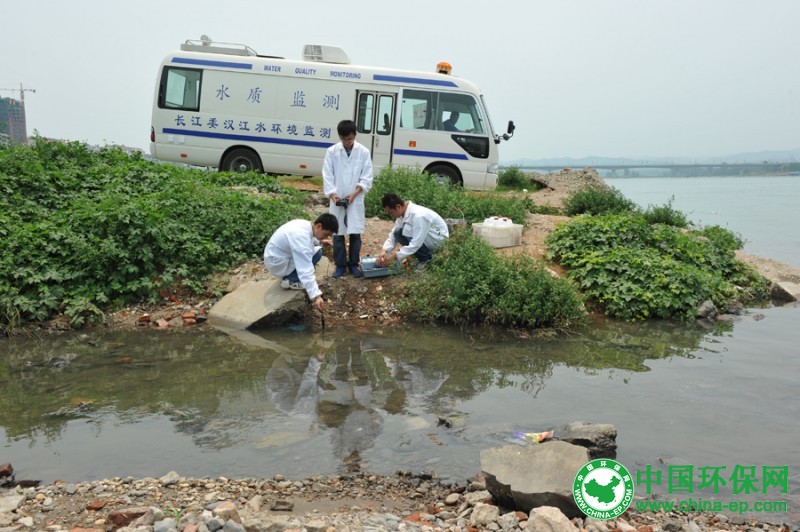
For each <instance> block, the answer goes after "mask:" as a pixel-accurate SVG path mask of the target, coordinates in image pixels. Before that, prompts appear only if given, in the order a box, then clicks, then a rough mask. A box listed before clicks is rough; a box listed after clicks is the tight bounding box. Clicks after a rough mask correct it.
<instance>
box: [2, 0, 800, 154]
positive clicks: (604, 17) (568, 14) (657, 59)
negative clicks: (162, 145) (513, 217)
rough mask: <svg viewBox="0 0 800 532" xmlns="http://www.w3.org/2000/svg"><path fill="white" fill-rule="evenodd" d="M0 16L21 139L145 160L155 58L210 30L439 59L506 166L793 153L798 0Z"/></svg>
mask: <svg viewBox="0 0 800 532" xmlns="http://www.w3.org/2000/svg"><path fill="white" fill-rule="evenodd" d="M12 6H13V7H12ZM6 12H7V14H8V15H9V20H11V19H12V18H13V23H9V24H6V25H5V27H4V30H3V32H2V33H0V48H1V49H2V50H3V59H2V68H0V88H4V89H15V90H16V89H18V87H19V84H20V83H22V84H23V85H24V86H25V87H26V88H29V89H35V90H36V92H35V93H34V92H27V93H26V94H25V101H26V110H27V119H28V132H29V134H31V133H32V132H33V131H34V130H37V131H38V132H39V133H40V134H41V135H42V136H45V137H53V138H63V139H68V140H79V141H86V142H89V143H90V144H107V143H108V144H112V143H113V144H121V145H125V146H130V147H134V148H139V149H143V150H145V151H147V150H148V148H149V134H150V115H151V107H152V100H153V93H154V90H155V80H156V74H157V70H158V65H159V62H160V61H161V59H162V58H163V57H164V56H165V55H166V54H167V53H169V52H171V51H173V50H176V49H178V48H179V46H180V44H181V43H182V42H184V41H185V40H186V39H198V38H199V37H200V35H201V34H207V35H209V36H211V37H212V38H213V39H214V40H217V41H220V42H237V43H246V44H247V45H249V46H251V47H252V48H254V49H255V50H256V51H258V53H260V54H266V55H278V56H284V57H287V58H299V57H300V52H301V49H302V46H303V45H304V44H308V43H317V44H329V45H334V46H340V47H342V48H343V49H344V50H345V51H346V52H347V54H348V55H349V56H350V59H351V60H352V62H353V63H354V64H362V65H375V66H384V67H390V68H396V69H404V70H425V71H427V70H430V71H432V70H433V69H434V67H435V65H436V64H437V63H438V62H439V61H448V62H449V63H451V64H452V65H453V75H456V76H459V77H463V78H465V79H468V80H470V81H473V82H475V83H476V84H477V85H478V86H479V87H480V88H481V89H482V91H483V93H484V95H485V99H486V101H487V104H488V109H489V113H490V115H491V120H492V122H493V125H494V129H495V131H498V132H500V131H504V130H505V127H506V123H507V122H508V120H514V121H515V123H516V126H517V130H516V134H515V135H514V137H513V138H512V139H511V140H510V141H508V142H503V143H502V144H501V146H500V158H501V160H504V161H509V160H515V159H520V158H535V159H540V158H548V157H572V158H581V157H586V156H594V157H600V156H603V157H622V156H625V157H634V158H644V157H647V158H657V157H658V158H664V157H667V158H668V157H714V156H720V155H724V154H735V153H743V152H748V151H751V152H761V151H766V150H770V151H781V150H794V149H796V148H797V146H798V144H799V143H800V69H798V68H796V65H795V61H794V60H793V59H792V57H793V55H792V51H797V50H800V32H798V31H797V29H796V23H797V22H796V21H797V20H800V2H797V1H795V0H767V1H766V2H761V3H753V2H750V1H747V0H706V1H704V2H693V1H690V0H674V1H672V2H640V1H637V0H568V1H565V2H543V1H537V0H534V1H524V2H523V1H521V0H509V2H505V3H499V4H493V5H491V6H488V7H487V6H477V5H475V6H470V5H468V4H465V3H463V2H455V1H452V0H442V1H440V2H423V1H421V0H409V1H408V2H405V3H403V4H402V6H392V5H384V4H380V3H378V4H375V3H373V2H365V1H362V0H353V1H352V2H349V3H348V4H346V6H344V5H342V6H340V5H337V4H331V3H330V2H322V1H320V0H309V1H308V2H307V3H305V4H304V5H303V9H302V10H299V9H297V7H296V6H295V5H291V4H285V3H278V4H264V3H252V2H246V1H244V0H231V1H230V2H227V3H225V4H219V3H217V2H213V3H212V2H210V1H208V0H195V1H192V2H189V1H187V0H175V1H173V2H166V3H165V2H155V1H154V0H140V1H138V2H135V3H126V2H116V3H109V2H101V1H99V0H84V1H82V2H77V3H68V2H61V1H58V0H32V1H30V2H22V3H19V2H18V3H15V4H13V5H12V4H9V5H8V7H7V9H6ZM0 96H4V97H13V98H18V97H19V93H18V91H17V92H13V91H12V92H8V91H4V92H0ZM598 154H600V155H598Z"/></svg>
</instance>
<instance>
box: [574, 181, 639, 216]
mask: <svg viewBox="0 0 800 532" xmlns="http://www.w3.org/2000/svg"><path fill="white" fill-rule="evenodd" d="M636 210H638V209H637V206H636V203H634V202H633V201H632V200H629V199H628V198H626V197H625V196H623V195H622V192H620V191H619V190H617V189H616V188H614V187H611V188H608V189H602V188H584V189H581V190H578V191H577V192H574V193H573V194H571V195H570V196H569V197H568V198H567V199H566V200H565V201H564V214H566V215H567V216H577V215H579V214H591V215H594V216H597V215H600V214H617V213H621V212H632V211H636Z"/></svg>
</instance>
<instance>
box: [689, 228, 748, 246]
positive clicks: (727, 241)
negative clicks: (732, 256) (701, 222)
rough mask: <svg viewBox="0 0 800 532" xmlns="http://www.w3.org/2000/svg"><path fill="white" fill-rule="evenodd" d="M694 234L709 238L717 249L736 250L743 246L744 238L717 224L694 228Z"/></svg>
mask: <svg viewBox="0 0 800 532" xmlns="http://www.w3.org/2000/svg"><path fill="white" fill-rule="evenodd" d="M694 234H696V235H700V236H703V237H705V238H707V239H709V240H710V241H711V243H712V244H714V246H716V247H717V248H719V249H729V250H736V249H742V246H744V239H743V238H742V236H741V235H739V234H737V233H734V232H733V231H731V230H730V229H725V228H724V227H720V226H718V225H709V226H706V227H703V228H701V229H698V230H695V231H694Z"/></svg>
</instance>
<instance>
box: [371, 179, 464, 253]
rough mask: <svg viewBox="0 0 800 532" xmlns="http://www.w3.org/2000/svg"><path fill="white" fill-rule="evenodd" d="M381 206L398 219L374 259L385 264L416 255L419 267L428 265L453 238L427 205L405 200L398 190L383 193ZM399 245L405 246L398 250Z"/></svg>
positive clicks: (440, 219) (441, 219)
mask: <svg viewBox="0 0 800 532" xmlns="http://www.w3.org/2000/svg"><path fill="white" fill-rule="evenodd" d="M381 206H382V207H383V210H384V212H385V213H386V214H388V215H389V216H391V217H392V218H394V219H395V222H394V227H393V228H392V232H391V233H389V238H387V239H386V242H384V243H383V251H381V254H380V255H378V258H377V259H376V261H375V263H376V264H377V265H378V266H385V265H386V264H388V263H390V262H392V261H393V260H400V261H402V260H405V259H407V258H408V257H411V256H414V257H416V258H417V260H418V261H419V263H418V265H417V267H418V268H421V269H424V268H426V267H427V265H428V262H429V261H430V260H431V258H432V257H433V252H434V251H436V249H437V248H438V247H439V246H441V245H442V244H443V243H444V242H445V241H446V240H447V239H448V238H450V232H449V231H448V230H447V224H446V223H445V221H444V219H443V218H442V217H441V216H439V215H438V214H437V213H436V212H434V211H432V210H430V209H428V208H427V207H423V206H422V205H417V204H415V203H412V202H410V201H403V199H402V198H400V196H398V195H397V194H384V196H383V199H381ZM398 245H399V246H402V247H400V249H398V250H397V251H395V248H396V247H397V246H398Z"/></svg>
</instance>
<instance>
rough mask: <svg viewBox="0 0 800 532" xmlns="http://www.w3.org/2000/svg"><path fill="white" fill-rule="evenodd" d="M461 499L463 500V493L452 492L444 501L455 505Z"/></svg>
mask: <svg viewBox="0 0 800 532" xmlns="http://www.w3.org/2000/svg"><path fill="white" fill-rule="evenodd" d="M459 500H461V495H459V494H458V493H451V494H450V495H448V496H447V498H446V499H445V500H444V503H445V504H446V505H447V506H453V505H455V504H458V501H459Z"/></svg>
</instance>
